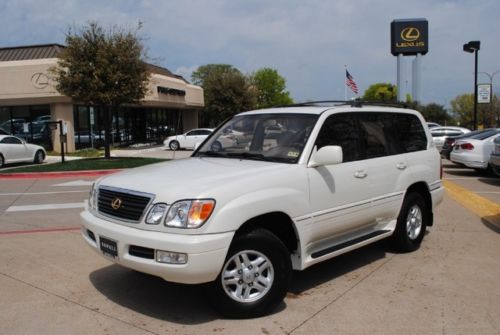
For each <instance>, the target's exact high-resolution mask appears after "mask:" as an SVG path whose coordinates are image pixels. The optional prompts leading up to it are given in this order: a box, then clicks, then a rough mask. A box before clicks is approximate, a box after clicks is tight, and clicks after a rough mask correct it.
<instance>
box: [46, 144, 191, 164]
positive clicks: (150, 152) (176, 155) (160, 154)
mask: <svg viewBox="0 0 500 335" xmlns="http://www.w3.org/2000/svg"><path fill="white" fill-rule="evenodd" d="M192 153H193V151H191V150H177V151H172V150H166V149H165V147H163V146H161V147H154V148H147V149H137V150H134V149H115V150H111V157H147V158H163V159H181V158H187V157H189V156H191V154H192ZM64 159H65V160H68V161H71V160H77V159H85V158H84V157H75V156H64ZM60 161H61V156H60V155H59V156H47V158H46V159H45V162H46V163H58V162H60Z"/></svg>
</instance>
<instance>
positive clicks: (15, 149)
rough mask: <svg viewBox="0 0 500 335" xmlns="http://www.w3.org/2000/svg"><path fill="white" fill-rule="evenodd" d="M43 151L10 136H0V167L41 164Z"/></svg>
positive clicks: (37, 146)
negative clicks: (12, 164) (16, 164)
mask: <svg viewBox="0 0 500 335" xmlns="http://www.w3.org/2000/svg"><path fill="white" fill-rule="evenodd" d="M45 156H46V152H45V149H44V148H43V147H41V146H39V145H35V144H31V143H26V141H24V140H22V139H20V138H18V137H15V136H11V135H0V167H3V166H4V165H5V164H10V163H20V162H33V163H42V162H43V161H44V159H45Z"/></svg>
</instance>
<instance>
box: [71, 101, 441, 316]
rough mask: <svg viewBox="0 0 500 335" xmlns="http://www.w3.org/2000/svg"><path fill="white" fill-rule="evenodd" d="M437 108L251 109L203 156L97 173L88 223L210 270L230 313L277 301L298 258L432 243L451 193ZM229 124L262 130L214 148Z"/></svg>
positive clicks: (132, 245)
mask: <svg viewBox="0 0 500 335" xmlns="http://www.w3.org/2000/svg"><path fill="white" fill-rule="evenodd" d="M424 122H425V121H424V119H423V117H422V116H421V115H420V114H419V113H418V112H417V111H414V110H409V109H402V108H393V107H391V108H389V107H384V106H374V105H360V103H359V102H358V101H356V102H352V105H351V103H344V104H338V105H333V106H319V105H314V103H308V104H303V105H302V106H295V107H283V108H272V109H265V110H258V111H250V112H246V113H241V114H238V115H236V116H234V117H232V118H231V119H229V120H227V121H226V122H225V123H224V124H223V125H221V126H220V127H219V128H218V129H217V131H216V132H214V133H213V134H212V135H211V136H210V137H209V138H208V139H207V140H206V141H205V142H204V143H203V144H202V145H201V146H199V147H198V148H197V149H196V151H195V152H194V153H193V154H192V156H191V157H190V158H187V159H181V160H173V161H169V162H164V163H159V164H154V165H149V166H146V167H141V168H137V169H131V170H127V171H123V172H120V173H116V174H113V175H110V176H107V177H104V178H101V179H99V180H97V181H96V183H95V184H94V185H93V186H92V188H91V193H90V196H89V202H88V207H87V208H86V209H85V210H84V211H83V212H82V213H81V219H82V223H83V229H82V236H83V238H84V240H85V241H86V243H87V244H88V245H89V246H90V247H91V249H93V250H94V251H95V252H97V253H98V254H99V255H101V256H103V257H105V258H107V259H108V260H110V261H112V262H114V263H117V264H120V265H122V266H125V267H128V268H131V269H135V270H137V271H140V272H145V273H148V274H152V275H155V276H159V277H161V278H163V279H165V280H167V281H172V282H179V283H190V284H197V283H208V285H205V287H206V289H207V293H208V295H209V297H210V299H211V301H212V303H213V305H214V307H215V308H216V309H218V310H219V311H220V312H221V313H222V314H224V315H226V316H230V317H254V316H258V315H262V314H266V313H268V312H270V311H271V310H272V309H273V308H275V307H276V306H277V305H278V304H280V302H281V301H282V300H283V298H284V297H285V295H286V293H287V290H288V284H289V282H290V278H291V276H292V270H304V269H306V268H308V267H310V266H312V265H314V264H317V263H319V262H322V261H325V260H327V259H330V258H332V257H335V256H337V255H340V254H343V253H346V252H349V251H351V250H353V249H356V248H360V247H362V246H365V245H367V244H369V243H373V242H375V241H378V240H381V239H384V238H390V239H391V241H392V242H393V243H394V245H395V246H396V248H397V249H399V250H401V251H413V250H415V249H417V248H418V247H419V246H420V244H421V242H422V239H423V238H424V236H425V235H426V228H427V227H429V226H432V224H433V208H434V207H435V206H436V205H437V204H439V203H440V202H441V200H442V198H443V193H444V190H443V186H442V183H441V179H440V171H441V169H440V168H441V164H440V161H441V159H440V157H439V153H438V152H437V150H436V148H435V147H434V146H433V145H432V137H431V135H430V133H429V131H428V128H427V127H426V126H425V124H424ZM277 125H279V126H277ZM227 129H245V131H244V132H245V136H246V138H247V139H249V141H248V142H247V143H246V144H245V145H234V146H231V147H228V148H225V147H220V148H219V149H220V150H218V151H214V150H212V147H213V144H214V143H215V142H216V141H217V140H218V138H220V137H221V136H227V134H228V131H227ZM268 130H269V131H268ZM271 130H272V131H271ZM241 132H242V133H243V131H241ZM167 143H168V142H167Z"/></svg>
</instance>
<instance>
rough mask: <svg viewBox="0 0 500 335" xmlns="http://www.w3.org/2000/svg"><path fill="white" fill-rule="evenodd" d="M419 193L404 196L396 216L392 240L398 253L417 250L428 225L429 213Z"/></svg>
mask: <svg viewBox="0 0 500 335" xmlns="http://www.w3.org/2000/svg"><path fill="white" fill-rule="evenodd" d="M429 210H430V209H428V208H427V206H426V204H425V201H424V199H423V198H422V196H421V195H420V194H419V193H415V192H412V193H409V194H407V195H406V197H405V199H404V201H403V206H401V211H400V213H399V216H398V221H397V225H396V231H395V232H394V234H393V236H392V239H393V242H394V245H395V247H396V248H397V249H398V250H399V251H403V252H409V251H414V250H416V249H418V247H419V246H420V243H421V242H422V239H423V238H424V235H425V229H426V227H427V225H428V223H429V218H430V213H429Z"/></svg>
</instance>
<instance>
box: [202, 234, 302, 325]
mask: <svg viewBox="0 0 500 335" xmlns="http://www.w3.org/2000/svg"><path fill="white" fill-rule="evenodd" d="M291 274H292V265H291V261H290V254H289V252H288V249H287V248H286V247H285V245H284V244H283V242H282V241H281V240H280V239H278V238H277V237H276V236H275V235H274V234H272V233H271V232H269V231H267V230H265V229H257V230H254V231H251V232H249V233H247V234H244V235H241V236H239V237H237V238H236V239H235V240H234V242H233V244H232V245H231V248H230V249H229V252H228V255H227V257H226V261H225V263H224V266H223V267H222V270H221V273H220V274H219V276H218V277H217V279H216V280H215V281H214V282H212V283H211V284H210V285H209V287H208V292H207V293H208V295H209V297H210V300H211V303H212V305H213V306H214V308H215V309H217V310H218V311H219V312H220V313H221V314H223V315H224V316H227V317H232V318H247V317H256V316H261V315H264V314H267V313H268V312H270V311H271V310H272V309H274V308H275V307H276V306H277V305H279V304H280V303H281V302H282V301H283V298H284V297H285V295H286V292H287V290H288V285H289V282H290V278H291Z"/></svg>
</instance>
